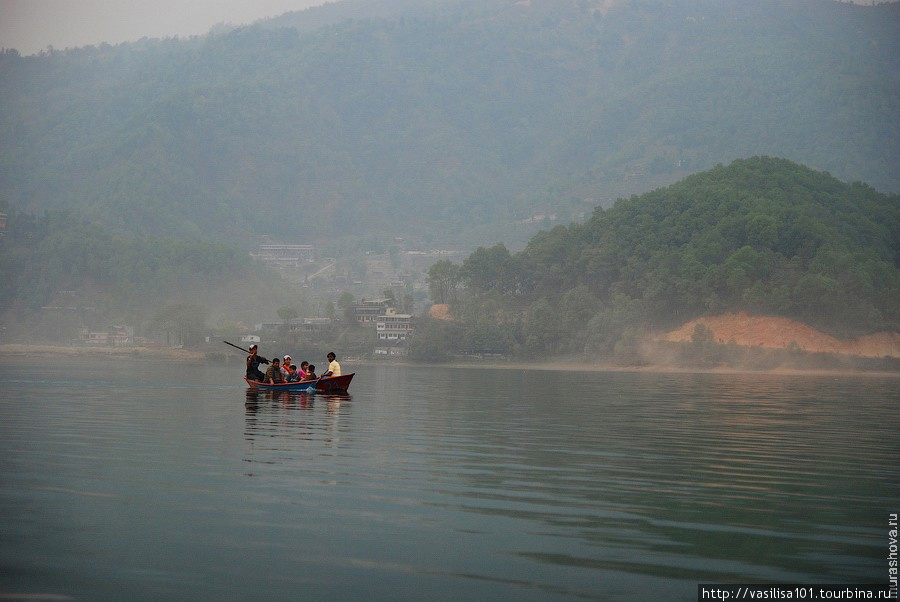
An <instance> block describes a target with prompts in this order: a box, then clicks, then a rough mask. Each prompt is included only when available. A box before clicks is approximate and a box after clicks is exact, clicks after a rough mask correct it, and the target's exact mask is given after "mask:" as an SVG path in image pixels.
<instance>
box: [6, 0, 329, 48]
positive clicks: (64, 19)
mask: <svg viewBox="0 0 900 602" xmlns="http://www.w3.org/2000/svg"><path fill="white" fill-rule="evenodd" d="M325 3H326V0H0V47H2V48H15V49H16V50H18V51H19V52H21V53H22V54H35V53H37V52H39V51H41V50H44V49H45V48H47V46H48V45H52V46H53V47H54V48H58V49H63V48H66V47H76V46H87V45H91V44H100V43H101V42H108V43H110V44H118V43H119V42H129V41H134V40H139V39H140V38H143V37H148V38H164V37H169V36H176V35H177V36H179V37H186V36H190V35H198V34H204V33H206V32H208V31H209V29H210V28H211V27H212V26H213V25H216V24H219V23H233V24H235V25H239V24H245V23H251V22H253V21H256V20H257V19H262V18H265V17H274V16H276V15H280V14H282V13H286V12H288V11H292V10H302V9H304V8H309V7H310V6H317V5H320V4H325Z"/></svg>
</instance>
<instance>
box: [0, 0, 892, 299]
mask: <svg viewBox="0 0 900 602" xmlns="http://www.w3.org/2000/svg"><path fill="white" fill-rule="evenodd" d="M898 11H900V5H898V4H896V3H893V4H883V5H879V6H853V5H847V4H841V3H837V2H819V1H812V0H807V1H797V2H789V3H786V2H781V1H779V0H756V1H754V2H746V1H744V0H720V1H716V2H707V1H698V0H675V1H672V2H664V3H663V2H655V1H645V0H633V1H631V2H627V3H626V2H623V3H610V4H609V5H607V4H605V3H597V2H583V1H576V0H562V1H561V0H532V1H531V2H509V1H507V0H432V1H428V2H425V1H423V2H411V1H410V0H403V1H402V2H401V0H384V1H383V2H368V1H366V2H363V1H362V0H352V1H350V0H348V1H347V2H342V3H338V4H337V5H334V6H331V5H329V6H325V7H321V9H317V10H315V11H307V12H304V13H299V14H295V15H292V16H291V17H290V19H288V18H285V19H283V20H272V21H270V22H268V23H266V24H264V25H257V26H253V27H245V28H240V29H237V30H234V31H230V32H224V33H217V34H214V35H210V36H206V37H199V38H192V39H189V40H177V39H172V40H162V41H142V42H138V43H134V44H121V45H117V46H114V47H111V46H102V47H97V48H94V47H90V48H82V49H71V50H66V51H54V52H50V53H45V54H44V55H42V56H19V54H18V53H16V52H12V51H8V52H5V53H3V54H2V55H0V199H6V201H8V202H9V203H10V205H11V206H12V207H14V208H16V209H17V210H20V211H26V210H27V211H41V210H43V209H45V208H73V207H74V208H78V209H79V210H80V211H81V212H82V213H83V214H84V215H85V216H87V218H88V219H90V221H91V222H92V223H96V224H100V225H103V226H105V227H108V228H111V229H114V230H116V231H119V232H124V231H137V232H139V233H140V234H142V235H143V234H150V235H154V236H158V237H164V238H170V237H176V238H177V237H182V236H188V237H193V238H197V237H206V238H222V237H229V240H236V241H241V240H243V241H245V242H246V241H248V240H250V236H252V235H255V234H261V233H263V234H274V235H278V236H280V237H282V238H283V239H286V240H295V241H299V240H304V241H309V242H324V241H334V240H336V239H337V238H339V237H341V236H344V235H352V236H356V237H359V235H361V234H366V233H371V232H373V231H374V232H379V233H383V234H384V235H385V236H392V235H396V234H402V235H404V236H420V237H427V236H431V237H433V238H434V239H435V240H437V241H443V242H447V241H453V242H455V243H459V244H463V245H466V244H471V243H473V242H476V243H477V244H485V243H486V242H492V241H495V240H497V239H498V234H501V235H503V233H509V232H510V231H511V230H510V229H512V228H519V229H520V230H519V234H520V236H523V237H527V236H530V234H531V233H533V230H530V229H528V228H526V227H524V226H521V225H516V224H521V222H522V221H523V220H524V219H525V218H530V217H533V216H534V215H537V214H543V215H550V214H556V215H557V219H558V220H562V221H563V223H568V222H569V221H571V220H572V219H573V218H574V217H575V216H577V215H578V214H579V212H584V211H585V210H588V211H589V210H590V209H591V208H593V206H594V205H596V204H598V203H599V204H608V203H609V202H610V201H611V200H612V199H614V198H616V197H617V196H627V195H629V194H631V193H632V192H644V191H647V190H649V189H651V188H653V187H656V186H659V185H661V184H663V183H669V182H673V181H675V180H676V179H678V178H679V177H682V176H683V175H685V174H687V173H691V172H694V171H697V170H699V169H706V168H709V167H711V166H713V165H715V164H716V163H718V162H722V161H730V160H731V159H733V158H737V157H746V156H752V155H756V154H769V155H774V156H786V157H790V158H792V159H794V160H796V161H800V162H803V163H804V164H808V165H814V166H816V167H818V168H821V169H828V170H829V171H830V172H832V173H834V174H836V175H837V176H839V177H841V178H844V179H849V180H854V179H859V180H863V181H866V182H869V183H871V184H872V185H873V186H875V187H876V188H878V189H880V190H886V191H893V192H896V191H898V190H900V179H898V178H900V175H898V174H900V165H898V157H900V132H898V127H900V125H898V124H900V121H898V120H897V118H896V117H897V115H898V114H900V105H898V103H900V95H898V94H897V93H896V89H897V81H898V66H897V65H898V63H897V61H896V57H897V56H898V55H900V52H898V51H900V42H898V36H897V35H896V27H895V24H896V22H897V20H898ZM548 219H549V218H548ZM755 227H756V228H757V230H758V232H757V234H758V235H759V236H766V231H767V229H766V223H765V222H764V221H761V222H759V223H758V224H756V226H755ZM504 228H505V229H504ZM506 240H509V239H508V238H506ZM477 244H471V246H472V247H473V248H474V247H475V246H477ZM710 244H713V242H710ZM751 246H752V245H751ZM473 260H477V259H473ZM744 260H747V258H744V259H743V260H742V259H741V258H736V259H735V260H734V261H736V262H739V261H744ZM745 262H746V261H745ZM751 263H752V261H751ZM820 284H821V283H820ZM809 285H810V287H811V289H810V290H813V289H815V287H816V286H818V285H816V284H815V283H813V282H810V283H809Z"/></svg>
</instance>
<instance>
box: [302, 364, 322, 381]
mask: <svg viewBox="0 0 900 602" xmlns="http://www.w3.org/2000/svg"><path fill="white" fill-rule="evenodd" d="M318 379H319V377H318V376H316V367H315V366H313V365H312V364H310V365H309V367H308V368H307V369H306V378H304V379H303V380H318Z"/></svg>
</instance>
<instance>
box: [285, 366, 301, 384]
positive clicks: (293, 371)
mask: <svg viewBox="0 0 900 602" xmlns="http://www.w3.org/2000/svg"><path fill="white" fill-rule="evenodd" d="M299 380H300V373H299V372H297V365H296V364H291V368H290V372H289V373H288V377H287V382H289V383H295V382H297V381H299Z"/></svg>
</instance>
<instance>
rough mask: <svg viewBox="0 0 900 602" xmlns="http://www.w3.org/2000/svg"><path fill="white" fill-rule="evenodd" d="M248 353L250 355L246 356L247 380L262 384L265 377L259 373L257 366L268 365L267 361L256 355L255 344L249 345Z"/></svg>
mask: <svg viewBox="0 0 900 602" xmlns="http://www.w3.org/2000/svg"><path fill="white" fill-rule="evenodd" d="M248 351H249V352H250V355H248V356H247V378H249V379H250V380H256V381H260V382H262V380H263V379H264V378H265V377H266V375H265V374H263V373H262V371H260V369H259V365H260V364H268V363H269V360H267V359H266V358H264V357H262V356H261V355H259V354H258V353H257V351H258V348H257V347H256V344H253V345H250V349H248Z"/></svg>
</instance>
